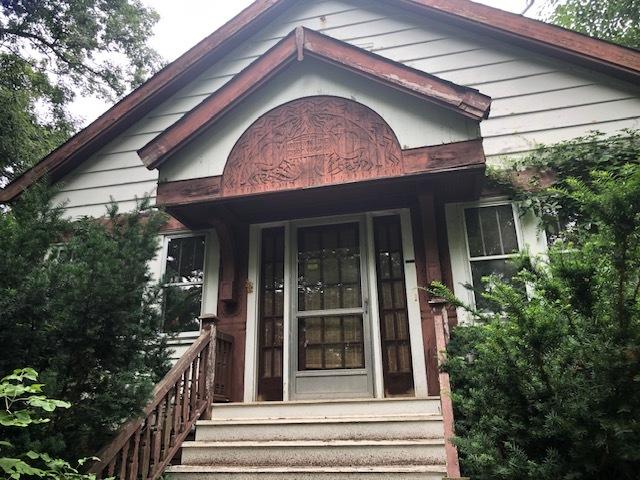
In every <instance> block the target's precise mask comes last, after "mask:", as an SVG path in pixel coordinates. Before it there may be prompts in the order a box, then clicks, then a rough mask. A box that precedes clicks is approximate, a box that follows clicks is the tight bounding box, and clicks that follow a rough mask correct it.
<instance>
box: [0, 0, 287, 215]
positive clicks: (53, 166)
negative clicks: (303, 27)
mask: <svg viewBox="0 0 640 480" xmlns="http://www.w3.org/2000/svg"><path fill="white" fill-rule="evenodd" d="M290 3H292V1H291V0H257V1H255V2H253V3H252V4H251V5H249V6H248V7H247V8H245V9H244V10H243V11H242V12H240V13H239V14H238V15H236V16H235V17H234V18H233V19H231V20H230V21H228V22H227V23H225V24H224V25H223V26H222V27H220V28H219V29H218V30H216V31H215V32H213V33H212V34H211V35H209V36H208V37H206V38H205V39H204V40H202V41H200V42H199V43H198V44H196V45H195V46H194V47H193V48H191V49H189V50H188V51H187V52H186V53H185V54H183V55H182V56H180V57H179V58H178V59H177V60H175V61H174V62H172V63H170V64H169V65H167V66H166V67H165V68H163V69H162V70H160V71H159V72H158V73H156V74H155V75H154V76H153V77H151V78H150V79H149V80H147V81H146V82H145V83H143V84H142V85H141V86H140V87H138V88H137V89H135V90H134V91H133V92H131V93H130V94H128V95H127V96H126V97H124V98H123V99H122V100H120V101H119V102H118V103H116V104H115V105H114V106H113V107H111V108H110V109H109V110H107V111H106V112H105V113H103V114H102V115H101V116H100V117H98V119H96V120H95V121H94V122H92V123H91V124H89V125H88V126H87V127H86V128H84V129H82V130H80V131H79V132H78V133H77V134H75V135H74V136H73V137H71V138H70V139H69V140H67V141H66V142H65V143H64V144H62V145H61V146H60V147H58V148H57V149H55V150H54V151H52V152H51V153H49V154H48V155H47V156H46V157H44V158H43V159H42V160H40V162H38V163H37V164H36V165H35V166H34V167H32V168H31V169H29V170H27V171H26V172H25V173H23V174H22V175H21V176H20V177H18V178H16V179H15V180H14V181H13V182H11V183H10V184H9V185H7V186H6V187H5V188H4V189H2V190H0V203H5V202H10V201H12V200H13V199H15V198H16V197H17V196H19V195H20V194H21V193H22V192H23V191H24V190H25V189H26V188H27V187H29V186H30V185H31V184H33V183H35V182H36V181H38V180H40V179H41V178H43V177H44V176H46V175H49V176H50V177H51V178H50V180H56V179H57V178H60V177H61V176H62V175H63V174H64V173H67V172H68V171H69V170H70V169H71V168H73V167H74V166H75V165H77V164H78V163H80V162H82V161H84V160H86V159H87V158H88V157H89V156H90V155H91V154H92V153H94V152H96V151H97V150H98V149H99V148H101V147H102V146H104V145H106V144H107V143H108V142H109V141H111V140H113V139H114V138H115V137H116V136H117V135H119V134H121V133H122V132H123V131H124V130H125V129H126V128H128V127H129V126H130V125H131V124H133V123H134V122H135V121H137V120H139V119H140V118H142V116H144V115H145V114H146V113H147V112H149V111H150V110H151V109H152V108H154V107H155V106H156V105H158V104H159V103H160V102H162V101H164V100H166V99H167V98H168V97H169V96H171V95H172V94H173V93H175V92H176V91H177V90H178V89H179V88H181V87H183V86H184V85H185V84H186V83H187V82H188V81H189V80H190V79H192V78H193V77H194V76H196V75H198V74H199V73H200V72H201V71H203V70H204V69H205V68H206V67H207V66H209V65H211V64H212V63H213V62H215V61H217V60H218V59H219V58H220V57H221V56H222V55H224V54H225V53H226V52H227V51H229V50H231V49H232V48H234V47H235V46H237V45H238V44H239V43H241V42H242V41H244V40H245V39H246V38H247V37H249V36H250V35H252V34H253V33H255V32H256V31H257V30H258V29H259V28H262V26H264V25H266V24H267V23H268V22H269V21H271V20H272V19H273V18H274V17H275V16H276V15H278V14H279V13H280V12H281V11H283V10H284V9H285V8H286V7H287V6H288V5H289V4H290Z"/></svg>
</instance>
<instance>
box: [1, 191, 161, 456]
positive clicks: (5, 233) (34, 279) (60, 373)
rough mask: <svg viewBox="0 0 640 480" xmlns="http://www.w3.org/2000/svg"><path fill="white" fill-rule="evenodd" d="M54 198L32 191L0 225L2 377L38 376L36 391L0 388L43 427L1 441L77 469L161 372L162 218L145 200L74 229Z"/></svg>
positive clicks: (135, 408)
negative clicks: (154, 266)
mask: <svg viewBox="0 0 640 480" xmlns="http://www.w3.org/2000/svg"><path fill="white" fill-rule="evenodd" d="M53 194H54V192H52V191H51V190H49V189H47V188H45V187H42V186H36V187H35V188H30V189H29V190H28V191H26V192H24V194H23V195H22V196H21V197H20V201H19V202H18V203H17V204H16V205H15V206H14V207H13V208H12V210H11V211H9V212H7V213H6V214H0V251H2V252H3V255H2V260H0V344H1V345H2V346H3V348H2V349H0V372H9V371H11V370H13V369H15V368H17V367H20V366H22V365H31V366H33V367H35V368H36V369H37V370H38V371H39V372H41V373H40V380H38V381H37V382H35V381H28V382H27V381H25V382H24V384H22V385H19V384H18V382H16V381H12V382H10V385H9V386H5V387H0V388H7V389H12V390H11V391H10V392H7V393H10V394H11V395H12V396H15V397H20V396H26V395H27V394H28V395H29V396H30V397H31V398H30V400H29V402H28V403H27V407H28V409H29V410H32V411H38V412H44V413H46V415H41V416H42V417H45V419H46V420H47V422H44V423H40V424H38V425H33V428H31V429H30V430H29V433H28V435H27V434H24V433H20V434H14V435H12V436H11V437H10V438H8V440H11V441H12V442H13V443H14V444H15V445H16V446H17V448H20V449H22V450H27V449H32V450H34V451H48V452H51V453H53V454H55V455H58V456H61V457H63V458H66V459H73V458H77V457H78V456H85V455H91V454H94V453H95V452H96V451H98V449H99V448H100V447H101V446H102V445H103V444H104V443H105V442H106V441H107V440H108V439H109V438H110V436H111V435H113V433H114V432H115V431H116V430H117V429H118V427H119V426H120V425H121V424H122V423H123V422H125V421H126V420H128V419H129V418H131V417H132V416H134V415H136V414H137V413H138V412H139V411H140V410H141V409H142V407H143V406H144V404H145V403H146V401H147V399H148V396H149V394H150V392H151V390H152V388H153V385H154V384H155V383H156V382H157V381H158V380H159V379H160V378H162V376H163V375H164V373H166V371H167V369H168V354H167V350H166V338H165V337H163V336H161V335H159V331H160V327H161V316H160V313H161V312H160V309H159V308H158V305H159V294H160V291H159V287H158V285H156V284H154V283H152V282H151V281H150V280H151V274H150V272H149V262H150V261H151V260H152V259H153V258H154V257H155V256H156V253H157V247H158V230H159V228H160V226H161V225H162V224H163V223H164V221H165V217H164V215H163V214H161V213H159V212H155V211H150V210H149V209H148V208H149V200H148V199H145V200H141V201H140V206H139V209H137V210H135V211H134V212H132V213H128V214H121V213H119V212H118V210H117V208H116V207H115V206H113V205H112V206H110V207H109V208H108V210H106V214H107V217H106V218H104V219H101V220H95V219H90V218H84V219H78V220H77V221H76V222H73V223H71V222H68V221H66V220H65V219H64V218H62V212H61V210H60V209H59V208H55V207H54V208H51V207H49V206H48V204H49V203H50V202H51V197H52V195H53ZM52 246H55V247H56V250H62V253H61V254H60V252H58V253H59V254H53V253H52V250H53V249H52ZM28 374H29V372H28V371H22V372H21V373H16V374H15V375H23V376H25V378H26V375H28ZM16 378H17V377H16ZM40 383H44V384H46V386H44V387H43V386H42V385H40ZM50 398H55V399H56V400H55V401H52V400H50ZM61 401H63V402H61ZM67 402H68V403H67ZM69 404H72V405H73V406H72V407H69ZM3 421H5V422H12V423H13V422H15V423H20V424H25V422H29V421H30V420H28V419H26V418H16V417H13V416H12V417H10V418H4V419H3ZM32 423H33V422H32Z"/></svg>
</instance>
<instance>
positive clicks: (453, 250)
mask: <svg viewBox="0 0 640 480" xmlns="http://www.w3.org/2000/svg"><path fill="white" fill-rule="evenodd" d="M499 205H512V208H513V213H514V222H515V227H516V237H517V239H518V249H519V251H520V252H522V251H524V250H529V252H530V254H531V255H533V256H538V255H542V256H543V255H545V254H546V251H547V242H546V234H545V232H544V229H542V228H541V223H540V221H539V219H538V218H537V217H536V216H535V215H533V213H531V212H525V213H524V214H523V212H522V211H521V209H520V208H519V206H518V204H517V203H516V202H514V201H512V200H511V199H509V198H507V197H492V198H484V199H480V200H479V201H476V202H465V203H449V204H447V205H445V216H446V223H447V236H448V239H449V252H450V257H451V271H452V277H453V293H454V294H455V296H456V297H457V298H458V299H460V300H461V301H462V302H464V303H466V304H467V305H470V306H475V296H474V294H473V291H472V290H469V289H467V288H466V287H465V285H467V284H468V285H472V284H473V279H472V275H471V262H472V261H480V260H499V259H505V258H513V257H515V256H517V255H518V254H517V253H514V254H504V255H489V256H486V257H475V258H474V259H473V260H471V256H470V254H469V237H468V235H467V226H466V221H465V214H464V212H465V210H466V209H469V208H482V207H495V206H499ZM457 313H458V321H459V322H460V323H467V322H469V321H470V320H471V319H470V315H469V313H468V312H466V311H464V310H463V309H461V308H459V309H458V312H457Z"/></svg>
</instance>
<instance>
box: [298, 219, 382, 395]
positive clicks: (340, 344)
mask: <svg viewBox="0 0 640 480" xmlns="http://www.w3.org/2000/svg"><path fill="white" fill-rule="evenodd" d="M361 230H362V222H351V223H340V224H333V225H318V226H308V227H302V226H301V227H298V229H297V231H296V239H295V242H296V245H297V248H296V251H295V252H296V253H295V255H296V262H297V267H298V268H297V272H298V274H297V305H296V308H295V309H294V310H295V312H296V314H295V319H296V321H295V323H294V328H296V332H295V334H296V337H297V345H296V347H297V356H296V357H294V358H296V359H297V365H296V367H295V368H294V379H293V383H294V388H293V396H294V397H297V398H304V397H305V396H309V397H311V396H315V397H317V396H322V397H345V398H347V397H361V396H370V395H371V392H372V374H371V371H370V367H369V364H370V363H371V362H369V361H368V360H367V354H368V350H369V340H368V335H369V327H368V325H367V322H368V321H369V320H368V315H367V312H366V305H367V298H366V295H365V294H364V292H365V289H364V287H363V285H364V282H363V270H364V267H363V256H362V250H363V247H362V244H363V243H364V242H363V241H362V240H363V239H362V234H361ZM350 375H351V377H349V376H350Z"/></svg>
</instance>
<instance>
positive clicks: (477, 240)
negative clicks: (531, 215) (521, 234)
mask: <svg viewBox="0 0 640 480" xmlns="http://www.w3.org/2000/svg"><path fill="white" fill-rule="evenodd" d="M464 220H465V227H466V233H467V246H468V252H469V263H470V266H471V281H472V284H473V287H474V295H475V302H476V307H477V308H479V309H489V308H490V307H491V305H490V304H489V302H488V301H487V300H486V299H485V298H483V296H482V294H481V292H482V291H483V290H484V286H483V284H482V278H483V277H487V276H489V275H498V276H501V277H503V278H510V277H511V276H512V275H513V274H514V273H515V272H514V271H513V267H512V266H511V264H510V263H509V259H510V258H513V257H515V256H516V255H517V254H518V252H519V250H520V246H519V241H518V233H517V229H516V216H515V215H514V210H513V206H512V205H511V204H506V205H494V206H486V207H485V206H481V207H474V208H466V209H465V211H464Z"/></svg>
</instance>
